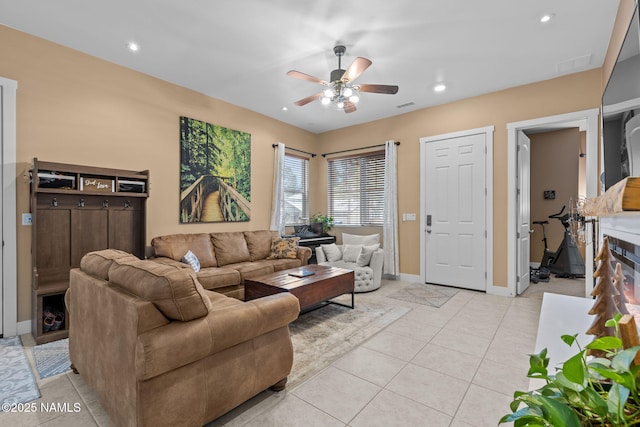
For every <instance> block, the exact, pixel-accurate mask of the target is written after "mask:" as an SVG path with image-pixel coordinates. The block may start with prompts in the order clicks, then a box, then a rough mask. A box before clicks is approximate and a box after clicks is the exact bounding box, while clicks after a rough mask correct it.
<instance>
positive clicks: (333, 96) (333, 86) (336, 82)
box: [287, 45, 398, 113]
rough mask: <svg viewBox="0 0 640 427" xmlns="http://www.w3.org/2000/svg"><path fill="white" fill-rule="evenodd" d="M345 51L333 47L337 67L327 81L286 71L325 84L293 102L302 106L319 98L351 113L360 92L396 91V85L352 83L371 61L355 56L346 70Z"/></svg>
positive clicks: (343, 48) (323, 102)
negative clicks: (343, 65)
mask: <svg viewBox="0 0 640 427" xmlns="http://www.w3.org/2000/svg"><path fill="white" fill-rule="evenodd" d="M346 51H347V48H346V47H344V46H342V45H338V46H336V47H334V48H333V53H335V55H336V56H337V57H338V68H337V69H335V70H333V71H332V72H331V76H330V80H329V81H328V82H327V81H325V80H322V79H319V78H317V77H313V76H310V75H309V74H305V73H301V72H300V71H295V70H291V71H289V72H288V73H287V75H288V76H291V77H294V78H296V79H301V80H306V81H309V82H313V83H320V84H321V85H323V86H325V88H324V89H323V90H322V91H320V92H318V93H314V94H313V95H311V96H308V97H306V98H303V99H301V100H299V101H296V102H294V104H295V105H297V106H299V107H302V106H303V105H307V104H308V103H310V102H311V101H315V100H317V99H319V100H320V102H321V103H322V105H325V106H332V107H334V108H337V109H339V110H344V112H345V113H353V112H354V111H356V104H357V103H358V101H360V93H361V92H369V93H386V94H389V95H393V94H395V93H397V92H398V86H391V85H372V84H359V85H354V84H353V81H354V80H355V79H357V78H358V76H360V74H362V73H363V72H364V70H366V69H367V68H369V66H370V65H371V64H372V62H371V61H370V60H369V59H367V58H362V57H357V58H356V59H355V60H354V61H353V62H352V63H351V65H349V67H348V68H347V69H346V70H343V69H342V56H343V55H344V53H345V52H346Z"/></svg>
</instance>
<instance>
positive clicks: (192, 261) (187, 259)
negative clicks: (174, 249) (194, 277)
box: [181, 251, 200, 273]
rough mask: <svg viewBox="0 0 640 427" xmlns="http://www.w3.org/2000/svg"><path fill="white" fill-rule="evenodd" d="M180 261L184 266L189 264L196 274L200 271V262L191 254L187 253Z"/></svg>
mask: <svg viewBox="0 0 640 427" xmlns="http://www.w3.org/2000/svg"><path fill="white" fill-rule="evenodd" d="M181 261H182V262H184V263H185V264H189V265H190V266H191V268H193V271H195V272H196V273H197V272H198V271H200V261H199V260H198V257H197V256H196V255H195V254H194V253H193V252H191V251H187V253H186V254H184V256H183V257H182V260H181Z"/></svg>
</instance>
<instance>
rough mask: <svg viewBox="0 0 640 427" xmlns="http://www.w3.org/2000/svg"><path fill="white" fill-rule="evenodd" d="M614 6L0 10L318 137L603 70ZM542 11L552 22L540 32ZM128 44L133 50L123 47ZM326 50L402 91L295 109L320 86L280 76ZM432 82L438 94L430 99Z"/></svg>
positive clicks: (572, 0) (71, 4) (279, 1)
mask: <svg viewBox="0 0 640 427" xmlns="http://www.w3.org/2000/svg"><path fill="white" fill-rule="evenodd" d="M617 8H618V1H612V0H561V1H558V0H483V1H478V0H447V1H444V0H420V1H418V0H395V1H388V0H387V1H381V0H368V1H364V0H362V1H354V0H352V1H349V0H341V1H335V0H315V1H312V0H269V1H265V0H215V1H213V0H188V1H177V0H134V1H132V0H108V1H97V0H93V1H90V0H56V1H52V0H0V24H4V25H6V26H9V27H12V28H16V29H18V30H21V31H24V32H27V33H30V34H34V35H36V36H39V37H42V38H45V39H48V40H51V41H54V42H56V43H59V44H62V45H65V46H68V47H71V48H73V49H77V50H79V51H82V52H85V53H88V54H90V55H94V56H96V57H99V58H103V59H105V60H107V61H111V62H114V63H117V64H121V65H123V66H125V67H128V68H132V69H134V70H138V71H140V72H143V73H146V74H149V75H152V76H155V77H158V78H160V79H163V80H166V81H169V82H173V83H176V84H178V85H181V86H184V87H187V88H190V89H193V90H196V91H198V92H201V93H204V94H207V95H210V96H212V97H214V98H218V99H222V100H225V101H227V102H230V103H232V104H235V105H239V106H242V107H245V108H248V109H250V110H253V111H257V112H259V113H262V114H264V115H266V116H269V117H273V118H275V119H278V120H281V121H283V122H286V123H290V124H292V125H294V126H297V127H300V128H303V129H307V130H309V131H312V132H316V133H320V132H324V131H328V130H331V129H337V128H342V127H346V126H351V125H355V124H359V123H364V122H368V121H371V120H376V119H380V118H384V117H389V116H393V115H397V114H403V113H407V112H410V111H414V110H417V109H422V108H426V107H430V106H434V105H438V104H444V103H448V102H451V101H454V100H458V99H463V98H468V97H471V96H476V95H480V94H484V93H489V92H494V91H496V90H500V89H505V88H508V87H513V86H518V85H522V84H527V83H531V82H536V81H540V80H546V79H551V78H554V77H558V76H560V75H564V74H570V73H574V72H578V71H584V70H588V69H591V68H596V67H600V66H601V65H602V63H603V60H604V56H605V53H606V49H607V46H608V43H609V38H610V35H611V30H612V28H613V22H614V20H615V15H616V12H617ZM545 13H553V14H554V15H555V17H554V19H552V20H551V21H550V22H549V23H547V24H544V25H543V24H540V23H539V22H538V20H539V18H540V17H541V16H542V15H543V14H545ZM132 40H134V41H136V42H137V43H139V44H140V50H139V52H137V53H132V52H130V51H128V50H127V47H126V46H127V42H129V41H132ZM336 44H344V45H346V46H347V52H346V55H345V57H344V59H343V68H346V66H348V65H349V64H350V63H351V61H353V59H354V58H355V57H356V56H362V57H365V58H369V59H371V60H372V61H373V65H372V66H371V67H370V68H369V69H367V70H366V71H365V72H364V73H363V74H362V75H361V76H360V77H359V78H358V79H357V80H356V82H357V83H377V84H394V85H398V86H400V90H399V92H398V93H397V94H396V95H382V94H371V93H365V94H362V96H361V101H360V103H359V104H358V111H356V112H354V113H351V114H345V113H344V112H341V111H336V110H330V109H326V108H324V107H322V106H321V105H320V103H319V102H318V101H315V102H313V103H311V104H308V105H306V106H304V107H297V106H295V105H293V102H294V101H296V100H298V99H301V98H304V97H306V96H308V95H311V94H313V93H316V92H318V91H319V89H320V88H321V86H320V85H318V84H314V83H310V82H306V81H301V80H296V79H293V78H291V77H288V76H287V75H286V72H287V71H289V70H291V69H295V70H298V71H302V72H304V73H307V74H311V75H313V76H316V77H319V78H321V79H324V80H328V78H329V73H330V71H331V70H333V69H334V68H337V58H336V57H335V56H334V54H333V51H332V48H333V46H335V45H336ZM585 57H586V59H588V62H587V63H586V64H585V63H584V62H581V61H582V60H583V59H585ZM577 58H580V59H578V60H576V59H577ZM440 81H443V82H445V83H446V84H447V85H448V89H447V91H446V92H444V93H435V92H433V90H432V88H433V86H434V84H435V83H436V82H440ZM410 102H413V103H415V105H413V106H410V107H405V108H397V106H398V105H402V104H406V103H410ZM283 107H288V111H283V109H282V108H283Z"/></svg>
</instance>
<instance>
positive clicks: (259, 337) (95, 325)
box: [65, 249, 299, 426]
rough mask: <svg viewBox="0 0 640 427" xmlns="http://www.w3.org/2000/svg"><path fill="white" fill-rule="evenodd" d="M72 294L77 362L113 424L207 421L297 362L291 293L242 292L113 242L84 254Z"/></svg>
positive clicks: (274, 382)
mask: <svg viewBox="0 0 640 427" xmlns="http://www.w3.org/2000/svg"><path fill="white" fill-rule="evenodd" d="M65 299H66V304H67V307H68V310H69V322H70V329H69V353H70V358H71V362H72V364H73V366H74V367H75V369H77V371H78V372H79V373H80V375H82V377H83V378H84V380H85V381H86V383H87V384H88V385H89V386H90V387H91V388H92V389H93V390H94V391H95V392H96V394H97V395H98V397H99V399H100V402H101V404H102V406H103V407H104V408H105V410H106V411H107V413H108V414H109V416H110V419H111V423H112V424H113V425H117V426H201V425H203V424H205V423H207V422H209V421H211V420H213V419H215V418H217V417H219V416H220V415H222V414H224V413H226V412H228V411H229V410H231V409H233V408H234V407H236V406H238V405H240V404H241V403H243V402H244V401H246V400H247V399H249V398H251V397H253V396H254V395H256V394H258V393H260V392H261V391H263V390H265V389H267V388H269V387H272V388H274V389H278V388H282V387H284V383H285V382H286V378H287V376H288V375H289V373H290V371H291V366H292V364H293V348H292V343H291V338H290V336H289V328H288V325H289V323H290V322H292V321H293V320H295V319H296V318H297V316H298V312H299V303H298V299H297V298H296V297H294V296H293V295H290V294H287V293H281V294H278V295H273V296H269V297H265V298H260V299H257V300H253V301H250V302H242V301H239V300H237V299H235V298H229V297H227V296H225V295H222V294H220V293H217V292H212V291H208V290H205V289H204V288H203V287H202V286H201V285H200V284H199V282H198V280H197V279H196V276H195V275H194V274H193V272H192V271H190V270H188V269H182V268H180V269H176V268H175V267H171V266H167V265H162V264H160V263H155V262H152V261H142V260H139V259H138V258H136V257H134V256H133V255H130V254H127V253H125V252H121V251H116V250H110V249H108V250H104V251H98V252H92V253H89V254H87V255H85V256H84V257H83V258H82V261H81V264H80V268H77V269H73V270H72V271H71V273H70V286H69V290H68V291H67V294H66V296H65Z"/></svg>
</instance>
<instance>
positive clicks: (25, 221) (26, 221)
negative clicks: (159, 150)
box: [22, 213, 32, 225]
mask: <svg viewBox="0 0 640 427" xmlns="http://www.w3.org/2000/svg"><path fill="white" fill-rule="evenodd" d="M31 224H32V222H31V214H30V213H23V214H22V225H31Z"/></svg>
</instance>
